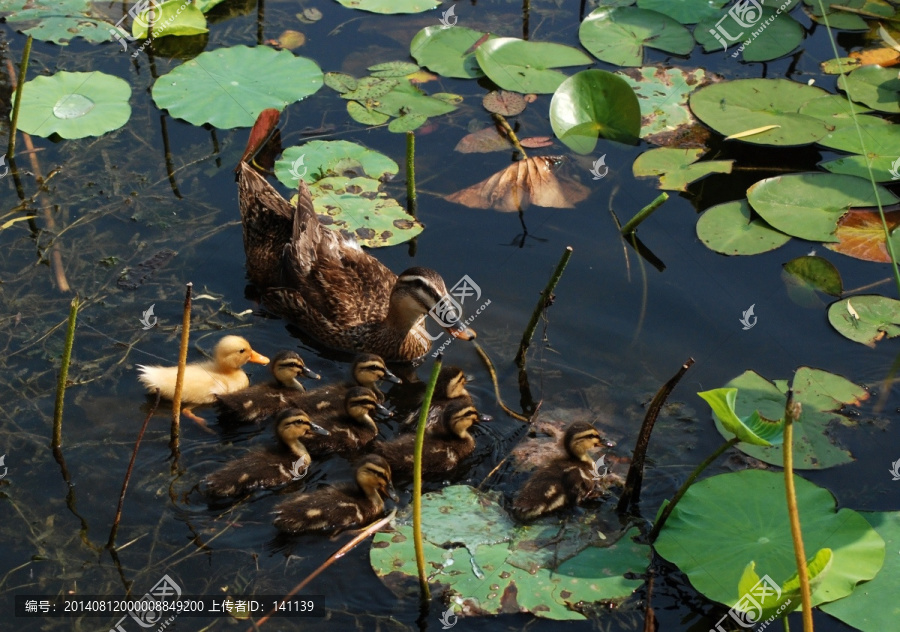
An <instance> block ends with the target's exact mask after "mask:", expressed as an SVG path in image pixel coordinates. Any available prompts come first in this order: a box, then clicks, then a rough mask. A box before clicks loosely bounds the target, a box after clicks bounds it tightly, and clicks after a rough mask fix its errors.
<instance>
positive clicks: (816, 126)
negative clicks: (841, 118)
mask: <svg viewBox="0 0 900 632" xmlns="http://www.w3.org/2000/svg"><path fill="white" fill-rule="evenodd" d="M827 94H828V93H827V92H825V91H824V90H822V89H821V88H816V87H813V86H808V85H806V84H805V83H796V82H794V81H790V80H788V79H738V80H737V81H728V82H723V83H716V84H713V85H710V86H706V87H705V88H701V89H700V90H697V91H696V92H695V93H694V94H692V95H691V99H690V105H691V110H692V111H693V112H694V114H695V115H696V116H697V118H699V119H700V120H701V121H703V122H704V123H706V124H707V125H709V126H710V127H711V128H713V129H714V130H716V131H717V132H719V133H720V134H723V135H725V136H731V135H733V134H739V133H741V132H746V131H748V130H753V129H758V128H761V127H767V126H770V125H775V126H777V127H775V128H773V129H770V130H768V131H764V132H761V133H758V134H753V135H750V136H745V137H743V138H741V141H742V142H745V143H754V144H758V145H788V146H790V145H806V144H809V143H814V142H816V141H817V140H819V139H820V138H822V137H823V136H825V134H826V133H827V132H828V128H827V127H826V126H825V123H824V122H822V121H821V120H820V119H817V118H815V117H812V116H806V115H804V114H800V113H799V110H800V107H801V106H803V104H805V103H806V102H807V101H809V100H810V99H815V98H816V97H821V96H825V95H827Z"/></svg>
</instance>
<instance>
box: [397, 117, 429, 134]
mask: <svg viewBox="0 0 900 632" xmlns="http://www.w3.org/2000/svg"><path fill="white" fill-rule="evenodd" d="M427 120H428V117H427V116H425V115H424V114H404V115H403V116H399V117H397V118H395V119H394V120H393V121H391V122H390V123H389V124H388V131H389V132H394V133H395V134H405V133H406V132H411V131H413V130H415V129H419V128H420V127H422V126H423V125H425V121H427Z"/></svg>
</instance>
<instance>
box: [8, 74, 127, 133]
mask: <svg viewBox="0 0 900 632" xmlns="http://www.w3.org/2000/svg"><path fill="white" fill-rule="evenodd" d="M23 90H24V91H23V93H22V107H21V109H20V110H19V129H20V130H22V131H23V132H27V133H28V134H33V135H35V136H45V137H46V136H51V135H52V134H59V135H60V136H62V137H63V138H84V137H85V136H102V135H103V134H105V133H106V132H111V131H112V130H114V129H119V128H120V127H122V126H123V125H125V123H127V122H128V119H129V118H130V117H131V106H130V105H129V104H128V100H129V99H130V98H131V86H129V85H128V83H127V82H126V81H123V80H122V79H119V78H118V77H113V76H112V75H107V74H105V73H102V72H98V71H94V72H58V73H56V74H55V75H52V76H50V77H35V78H34V79H32V80H31V81H29V82H27V83H26V84H25V86H24V88H23Z"/></svg>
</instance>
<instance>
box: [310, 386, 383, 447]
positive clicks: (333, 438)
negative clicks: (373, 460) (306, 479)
mask: <svg viewBox="0 0 900 632" xmlns="http://www.w3.org/2000/svg"><path fill="white" fill-rule="evenodd" d="M376 410H377V411H378V412H379V413H381V414H383V415H387V416H390V414H391V413H390V411H388V410H387V409H386V408H385V407H384V406H382V405H381V403H379V401H378V396H377V395H376V394H375V392H374V391H373V390H372V389H370V388H366V387H364V386H354V387H353V388H351V389H350V390H348V391H347V393H346V394H345V395H344V406H343V409H342V410H338V409H328V408H326V409H324V410H321V411H313V413H312V419H314V420H315V421H316V423H317V424H319V425H320V426H322V427H323V428H325V429H326V430H328V432H329V434H328V436H324V437H312V438H310V439H309V440H308V441H306V442H305V445H306V449H307V450H309V453H310V454H311V455H313V456H315V457H320V456H327V455H329V454H340V455H341V456H344V457H352V456H354V455H356V454H358V453H359V452H360V451H361V450H362V449H363V448H364V447H365V446H366V445H367V444H368V443H370V442H371V441H372V440H373V439H374V438H375V437H376V436H378V426H377V424H376V423H375V420H373V419H372V412H373V411H376Z"/></svg>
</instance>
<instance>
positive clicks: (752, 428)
mask: <svg viewBox="0 0 900 632" xmlns="http://www.w3.org/2000/svg"><path fill="white" fill-rule="evenodd" d="M737 394H738V390H737V389H736V388H715V389H713V390H711V391H703V392H702V393H697V395H699V396H700V397H702V398H703V399H704V400H705V401H706V403H707V404H709V407H710V408H712V411H713V414H714V415H715V416H716V419H718V421H719V423H720V424H722V427H723V428H725V430H726V431H727V432H730V433H731V434H733V435H734V436H735V437H737V438H738V439H740V440H741V441H743V442H744V443H749V444H752V445H762V446H770V445H780V444H781V443H783V442H784V421H782V420H774V421H773V420H771V419H766V418H764V417H762V416H760V414H759V411H756V410H754V411H753V412H752V413H750V414H749V415H747V416H746V417H740V416H739V415H738V414H737V412H735V408H734V407H735V402H736V401H737Z"/></svg>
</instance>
